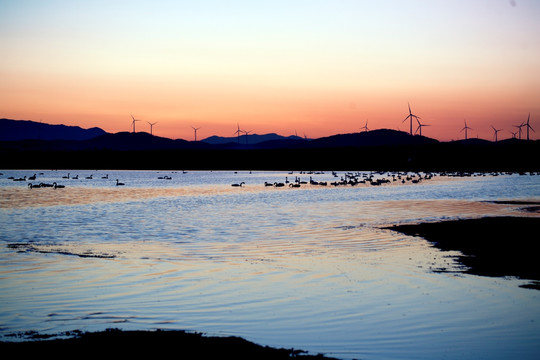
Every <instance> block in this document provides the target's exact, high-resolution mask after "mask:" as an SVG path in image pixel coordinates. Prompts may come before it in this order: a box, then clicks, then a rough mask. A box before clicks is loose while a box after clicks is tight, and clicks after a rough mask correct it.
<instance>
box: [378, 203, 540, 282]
mask: <svg viewBox="0 0 540 360" xmlns="http://www.w3.org/2000/svg"><path fill="white" fill-rule="evenodd" d="M530 205H532V204H530ZM524 211H530V209H529V210H527V209H524ZM387 229H391V230H395V231H399V232H401V233H403V234H406V235H411V236H420V237H423V238H425V239H426V240H428V241H430V242H432V243H433V244H434V246H436V247H437V248H439V249H441V250H443V251H448V250H455V251H460V252H461V253H462V254H463V255H462V256H459V261H460V262H461V263H462V264H463V265H464V266H465V267H466V270H465V272H467V273H470V274H475V275H481V276H496V277H504V276H512V277H518V278H521V279H526V280H531V281H532V282H531V283H530V284H528V285H524V287H529V288H536V289H539V290H540V266H539V265H538V264H539V263H540V262H539V260H540V253H539V252H538V244H539V242H540V241H539V239H540V237H539V232H540V218H539V217H517V216H516V217H514V216H507V217H484V218H479V219H463V220H455V221H454V220H453V221H442V222H437V223H421V224H410V225H409V224H407V225H396V226H391V227H388V228H387Z"/></svg>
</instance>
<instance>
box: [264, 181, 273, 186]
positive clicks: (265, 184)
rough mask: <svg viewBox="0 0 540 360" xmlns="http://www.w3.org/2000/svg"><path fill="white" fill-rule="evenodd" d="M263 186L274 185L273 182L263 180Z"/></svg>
mask: <svg viewBox="0 0 540 360" xmlns="http://www.w3.org/2000/svg"><path fill="white" fill-rule="evenodd" d="M264 186H274V184H272V183H269V182H266V181H265V182H264Z"/></svg>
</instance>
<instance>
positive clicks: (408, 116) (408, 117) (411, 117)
mask: <svg viewBox="0 0 540 360" xmlns="http://www.w3.org/2000/svg"><path fill="white" fill-rule="evenodd" d="M407 104H408V105H409V115H407V117H406V118H405V119H403V121H402V122H405V121H407V119H409V120H410V134H411V135H412V134H413V132H412V120H413V118H415V119H416V121H418V119H420V117H418V116H416V115H413V113H412V112H411V104H409V103H407Z"/></svg>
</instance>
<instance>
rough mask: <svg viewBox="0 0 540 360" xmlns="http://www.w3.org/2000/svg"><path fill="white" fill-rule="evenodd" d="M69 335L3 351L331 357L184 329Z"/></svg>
mask: <svg viewBox="0 0 540 360" xmlns="http://www.w3.org/2000/svg"><path fill="white" fill-rule="evenodd" d="M67 335H70V337H68V338H64V339H53V340H47V339H45V338H43V337H40V336H36V337H38V339H35V340H25V341H22V342H20V341H13V342H0V353H3V354H5V355H7V354H13V355H14V356H17V357H22V358H24V356H25V355H29V356H35V355H38V356H43V355H45V354H48V355H49V356H53V357H55V358H64V357H66V358H67V357H70V358H72V357H90V358H106V359H110V358H118V359H120V358H122V359H125V358H128V357H131V356H134V357H136V358H140V357H150V358H171V359H278V360H279V359H290V358H299V359H331V358H328V357H325V356H323V355H321V354H318V355H309V354H306V353H305V352H304V351H301V350H294V349H278V348H271V347H267V346H261V345H257V344H254V343H252V342H249V341H247V340H244V339H242V338H239V337H208V336H204V335H202V334H199V333H188V332H184V331H172V330H161V331H160V330H157V331H121V330H117V329H110V330H106V331H102V332H94V333H77V332H75V333H72V334H67Z"/></svg>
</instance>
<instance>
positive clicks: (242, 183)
mask: <svg viewBox="0 0 540 360" xmlns="http://www.w3.org/2000/svg"><path fill="white" fill-rule="evenodd" d="M244 184H245V182H243V181H242V182H241V183H240V184H232V185H231V186H242V185H244Z"/></svg>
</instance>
